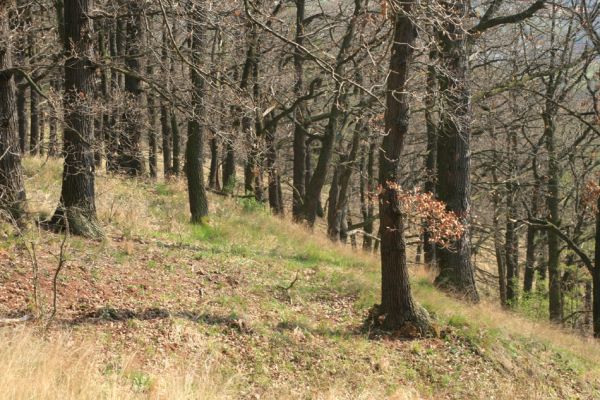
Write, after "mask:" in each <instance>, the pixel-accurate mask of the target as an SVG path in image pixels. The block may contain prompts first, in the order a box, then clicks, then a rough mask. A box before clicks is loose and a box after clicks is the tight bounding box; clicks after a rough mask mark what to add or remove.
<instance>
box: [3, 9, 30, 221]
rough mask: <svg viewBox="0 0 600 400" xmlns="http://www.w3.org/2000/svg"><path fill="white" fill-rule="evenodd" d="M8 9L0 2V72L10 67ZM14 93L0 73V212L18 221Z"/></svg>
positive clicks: (21, 189)
mask: <svg viewBox="0 0 600 400" xmlns="http://www.w3.org/2000/svg"><path fill="white" fill-rule="evenodd" d="M8 8H9V7H8V4H7V3H6V2H2V3H0V37H1V38H2V40H1V41H0V71H4V70H8V69H10V68H12V66H13V65H12V46H11V42H10V38H11V36H10V35H11V32H10V29H9V25H8V21H9V18H8V12H9V10H8ZM15 92H16V86H15V80H14V76H13V74H10V73H0V209H2V211H4V212H6V213H8V215H9V216H10V218H12V219H13V220H14V221H16V222H20V221H21V220H22V218H23V217H24V216H25V212H26V204H25V184H24V181H23V169H22V167H21V154H20V149H19V131H18V126H17V119H16V117H17V116H16V115H15V109H16V97H15V94H16V93H15Z"/></svg>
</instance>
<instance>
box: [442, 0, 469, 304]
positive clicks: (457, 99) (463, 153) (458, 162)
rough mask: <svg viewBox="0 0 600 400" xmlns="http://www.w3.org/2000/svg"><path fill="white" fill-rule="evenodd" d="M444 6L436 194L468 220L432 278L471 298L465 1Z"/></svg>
mask: <svg viewBox="0 0 600 400" xmlns="http://www.w3.org/2000/svg"><path fill="white" fill-rule="evenodd" d="M447 7H448V8H449V9H448V10H447V12H448V13H449V14H450V16H451V17H452V18H448V19H447V21H446V22H445V32H444V33H443V34H442V35H441V52H440V62H441V64H442V68H443V71H444V72H443V73H441V74H440V78H439V82H440V96H441V99H442V105H441V110H442V115H441V117H440V127H439V134H438V149H439V151H438V157H437V160H438V165H437V167H438V196H439V199H440V200H441V201H443V202H445V203H446V207H447V210H448V211H452V212H454V213H455V214H456V215H457V216H458V217H459V219H460V221H461V222H462V223H463V224H464V225H465V226H466V229H465V233H464V234H463V236H462V237H461V238H460V239H458V240H456V241H454V242H453V243H452V246H451V248H450V249H445V248H440V249H438V250H439V251H438V254H437V256H438V262H439V268H440V274H439V275H438V277H437V278H436V284H437V285H438V286H440V287H442V288H446V289H448V290H450V291H452V292H454V293H456V294H458V295H460V296H462V297H464V298H466V299H468V300H470V301H473V302H477V301H479V294H478V293H477V287H476V285H475V274H474V271H473V265H472V264H471V233H470V229H471V227H470V223H471V204H470V202H471V149H470V141H471V98H470V93H469V88H468V84H469V83H468V79H469V60H468V56H467V32H466V31H465V30H464V29H465V28H464V27H462V26H461V25H458V24H456V23H455V22H453V21H456V20H457V19H458V20H460V21H463V20H464V17H465V16H466V14H467V8H468V7H467V3H466V2H465V1H462V0H461V1H459V2H456V3H453V4H451V5H447Z"/></svg>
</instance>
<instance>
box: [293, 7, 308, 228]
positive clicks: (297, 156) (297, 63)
mask: <svg viewBox="0 0 600 400" xmlns="http://www.w3.org/2000/svg"><path fill="white" fill-rule="evenodd" d="M304 19H305V0H296V38H295V42H296V43H297V44H298V46H302V45H303V44H304ZM294 72H295V79H296V82H294V95H295V96H296V98H299V97H301V96H302V95H303V91H304V55H303V54H302V52H301V51H300V49H299V48H298V47H296V48H295V49H294ZM304 108H305V107H303V104H299V105H298V107H296V109H295V110H294V145H293V152H294V166H293V168H294V171H293V181H292V185H293V200H292V201H293V204H292V216H293V218H294V220H295V221H299V220H300V219H301V218H302V208H303V205H304V196H305V195H306V186H305V175H306V134H305V130H306V128H307V127H306V126H305V124H304V123H303V120H304V118H303V117H304V113H305V109H304Z"/></svg>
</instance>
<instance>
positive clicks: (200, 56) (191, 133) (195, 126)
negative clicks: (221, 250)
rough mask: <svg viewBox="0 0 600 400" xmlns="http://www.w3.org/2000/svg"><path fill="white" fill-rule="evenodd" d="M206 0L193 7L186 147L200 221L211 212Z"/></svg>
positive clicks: (191, 190) (195, 211) (190, 183)
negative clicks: (207, 164) (207, 185)
mask: <svg viewBox="0 0 600 400" xmlns="http://www.w3.org/2000/svg"><path fill="white" fill-rule="evenodd" d="M205 7H206V6H205V3H204V1H198V2H196V3H195V4H194V5H193V6H191V10H190V18H191V21H190V30H191V53H192V55H191V57H192V63H193V67H191V77H192V96H191V97H192V102H191V105H192V111H193V115H192V118H191V119H190V120H189V122H188V138H187V144H186V150H185V174H186V177H187V186H188V196H189V201H190V212H191V214H192V217H191V222H192V223H195V224H197V223H201V222H202V219H203V218H204V217H206V216H207V215H208V199H207V198H206V190H205V188H204V164H203V160H204V130H205V124H206V105H205V104H204V102H205V97H206V82H205V80H204V77H203V76H202V75H201V74H200V72H199V71H198V68H200V67H201V66H202V65H203V64H204V55H205V47H206V32H205V30H206V27H205V26H204V25H205V24H206V21H205V17H206V15H205V14H206V9H205Z"/></svg>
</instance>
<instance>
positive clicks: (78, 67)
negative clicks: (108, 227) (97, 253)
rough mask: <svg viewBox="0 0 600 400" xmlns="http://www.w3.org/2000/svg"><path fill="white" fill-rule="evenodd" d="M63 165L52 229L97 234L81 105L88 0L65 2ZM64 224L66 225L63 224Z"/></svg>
mask: <svg viewBox="0 0 600 400" xmlns="http://www.w3.org/2000/svg"><path fill="white" fill-rule="evenodd" d="M64 6H65V7H64V13H65V14H64V15H65V16H64V21H65V43H64V45H65V50H66V54H67V57H68V58H67V59H66V61H65V94H64V98H63V103H64V107H65V128H64V153H65V162H64V169H63V180H62V188H61V196H60V203H59V205H58V207H57V209H56V211H55V213H54V216H53V217H52V219H51V221H50V225H52V226H54V227H57V228H65V227H66V226H68V228H69V230H70V232H71V233H72V234H76V235H82V236H86V237H90V238H98V237H101V236H102V235H103V233H102V230H101V228H100V226H99V224H98V221H97V219H96V204H95V192H94V151H93V149H92V145H91V144H92V143H94V118H93V115H91V113H90V112H89V108H90V107H89V105H88V104H86V103H87V102H88V101H91V100H92V98H93V90H94V69H93V68H92V64H91V63H90V61H89V60H90V59H93V41H92V38H93V25H92V21H91V19H89V18H88V15H89V14H90V12H91V11H92V10H93V9H94V1H93V0H65V3H64ZM67 221H68V224H67V223H66V222H67Z"/></svg>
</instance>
